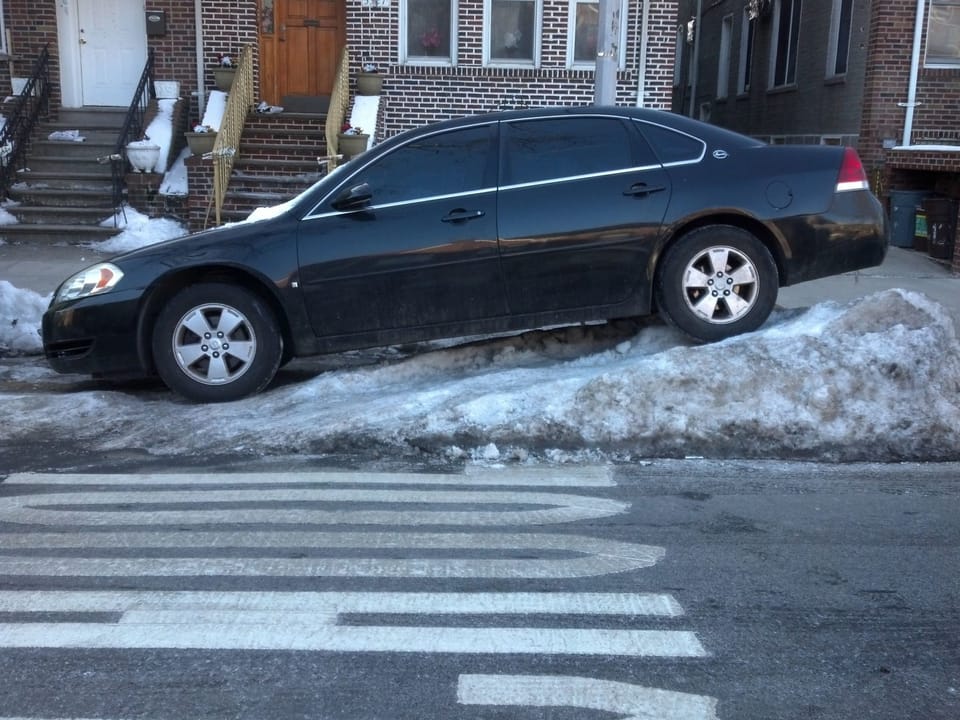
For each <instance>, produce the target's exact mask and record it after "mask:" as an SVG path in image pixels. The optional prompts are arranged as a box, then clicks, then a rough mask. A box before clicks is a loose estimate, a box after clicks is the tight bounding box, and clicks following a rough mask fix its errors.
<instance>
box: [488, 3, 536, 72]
mask: <svg viewBox="0 0 960 720" xmlns="http://www.w3.org/2000/svg"><path fill="white" fill-rule="evenodd" d="M484 13H485V16H486V17H487V18H488V21H487V22H486V23H484V28H483V29H484V43H483V45H484V61H485V62H486V63H488V64H498V65H527V66H535V65H537V64H538V61H539V54H540V25H541V23H540V15H541V0H486V1H485V4H484Z"/></svg>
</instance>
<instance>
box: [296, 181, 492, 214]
mask: <svg viewBox="0 0 960 720" xmlns="http://www.w3.org/2000/svg"><path fill="white" fill-rule="evenodd" d="M496 192H497V188H496V187H486V188H480V189H478V190H468V191H467V192H462V193H450V194H449V195H430V196H428V197H421V198H414V199H412V200H401V201H399V202H392V203H382V204H380V205H367V206H365V207H364V208H363V211H367V210H385V209H388V208H395V207H403V206H404V205H418V204H420V203H426V202H435V201H437V200H452V199H455V198H465V197H474V196H476V195H487V194H489V193H496ZM321 204H322V203H321ZM317 207H319V205H318V206H317ZM315 209H316V208H314V210H315ZM312 212H313V211H312V210H311V214H308V215H305V216H304V217H303V218H302V220H319V219H322V218H328V217H337V216H338V215H349V214H350V213H355V212H358V211H357V210H334V211H332V212H325V213H319V214H317V215H313V214H312Z"/></svg>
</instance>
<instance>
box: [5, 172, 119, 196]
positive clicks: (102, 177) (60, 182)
mask: <svg viewBox="0 0 960 720" xmlns="http://www.w3.org/2000/svg"><path fill="white" fill-rule="evenodd" d="M17 182H18V183H24V184H26V185H29V186H30V187H32V188H43V189H46V188H56V189H65V190H97V191H99V192H105V193H112V192H113V178H112V176H111V175H110V174H104V173H102V172H90V173H87V172H76V173H63V172H35V171H31V172H21V173H18V174H17Z"/></svg>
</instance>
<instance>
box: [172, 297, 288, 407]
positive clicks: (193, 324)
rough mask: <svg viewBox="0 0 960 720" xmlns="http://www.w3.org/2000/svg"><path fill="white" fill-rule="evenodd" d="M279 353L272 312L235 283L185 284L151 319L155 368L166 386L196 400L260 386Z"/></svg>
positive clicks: (226, 397) (230, 396)
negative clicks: (155, 320) (155, 317)
mask: <svg viewBox="0 0 960 720" xmlns="http://www.w3.org/2000/svg"><path fill="white" fill-rule="evenodd" d="M282 355H283V338H282V336H281V334H280V332H279V330H278V329H277V322H276V318H275V317H274V315H273V313H272V312H271V311H270V309H269V308H268V307H267V305H266V303H264V302H263V300H261V299H260V298H259V297H257V296H256V295H255V294H253V293H251V292H250V291H248V290H246V289H244V288H242V287H239V286H236V285H228V284H223V283H205V284H202V285H192V286H190V287H187V288H184V289H183V290H181V291H180V292H179V293H177V294H176V295H175V296H174V297H173V298H172V299H171V300H170V302H169V303H167V305H166V306H165V307H164V309H163V310H162V311H161V313H160V315H159V317H158V318H157V322H156V324H155V325H154V330H153V357H154V362H155V364H156V367H157V373H158V374H159V375H160V377H161V378H162V379H163V381H164V383H166V384H167V387H169V388H170V389H171V390H173V391H174V392H176V393H179V394H180V395H183V396H184V397H186V398H188V399H190V400H194V401H197V402H226V401H230V400H237V399H239V398H242V397H246V396H247V395H252V394H253V393H257V392H259V391H260V390H263V388H265V387H266V386H267V385H268V384H269V383H270V381H271V380H272V379H273V377H274V375H275V374H276V372H277V368H278V367H279V365H280V358H281V356H282Z"/></svg>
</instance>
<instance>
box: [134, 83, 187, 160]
mask: <svg viewBox="0 0 960 720" xmlns="http://www.w3.org/2000/svg"><path fill="white" fill-rule="evenodd" d="M176 103H177V101H176V99H173V100H157V114H156V115H155V116H154V118H153V120H152V121H151V122H150V124H149V125H148V126H147V129H146V130H144V131H143V134H144V135H145V136H146V138H147V139H148V140H150V142H152V143H153V144H154V145H157V146H159V148H160V157H159V158H158V159H157V164H156V165H155V166H154V167H153V172H158V173H162V172H166V170H167V156H168V155H170V143H171V140H172V135H173V108H174V106H175V105H176ZM131 144H132V143H131Z"/></svg>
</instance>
